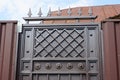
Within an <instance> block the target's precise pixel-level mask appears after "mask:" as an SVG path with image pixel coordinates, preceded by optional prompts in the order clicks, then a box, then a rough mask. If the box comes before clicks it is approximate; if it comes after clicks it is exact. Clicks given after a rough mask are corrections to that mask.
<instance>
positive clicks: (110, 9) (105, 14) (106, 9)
mask: <svg viewBox="0 0 120 80" xmlns="http://www.w3.org/2000/svg"><path fill="white" fill-rule="evenodd" d="M89 7H90V6H88V7H75V8H71V12H72V14H71V16H78V9H79V8H81V9H82V15H83V16H88V9H89ZM91 7H92V10H93V15H95V16H98V17H97V19H96V20H95V22H101V21H102V20H105V19H107V18H110V17H114V16H116V15H119V14H120V4H115V5H103V6H91ZM67 11H68V9H63V10H61V16H68V14H67ZM57 13H58V11H54V12H52V15H51V16H57ZM70 22H74V21H73V20H61V21H57V20H54V21H53V20H52V21H46V23H70Z"/></svg>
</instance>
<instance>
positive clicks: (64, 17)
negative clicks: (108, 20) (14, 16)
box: [23, 16, 97, 21]
mask: <svg viewBox="0 0 120 80" xmlns="http://www.w3.org/2000/svg"><path fill="white" fill-rule="evenodd" d="M96 18H97V16H52V17H23V19H24V20H25V21H41V20H76V19H80V20H89V19H96Z"/></svg>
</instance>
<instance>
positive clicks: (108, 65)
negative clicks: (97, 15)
mask: <svg viewBox="0 0 120 80" xmlns="http://www.w3.org/2000/svg"><path fill="white" fill-rule="evenodd" d="M102 29H103V41H104V42H103V43H104V80H120V19H113V20H111V19H109V20H106V21H103V22H102Z"/></svg>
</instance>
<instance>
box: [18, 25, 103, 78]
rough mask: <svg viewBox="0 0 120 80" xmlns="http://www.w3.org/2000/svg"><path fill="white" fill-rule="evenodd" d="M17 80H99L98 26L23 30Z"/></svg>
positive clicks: (55, 26) (54, 26)
mask: <svg viewBox="0 0 120 80" xmlns="http://www.w3.org/2000/svg"><path fill="white" fill-rule="evenodd" d="M23 28H24V29H23V33H22V42H21V45H22V46H21V54H20V79H19V80H100V77H101V76H100V69H101V68H100V67H101V66H100V55H101V54H100V51H99V46H100V45H99V27H98V24H97V26H91V25H89V26H78V25H77V26H71V25H70V26H69V27H68V26H65V25H64V26H62V27H61V26H58V25H53V26H50V27H49V26H46V27H43V26H42V27H23Z"/></svg>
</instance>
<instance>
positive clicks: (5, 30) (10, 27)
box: [0, 21, 17, 80]
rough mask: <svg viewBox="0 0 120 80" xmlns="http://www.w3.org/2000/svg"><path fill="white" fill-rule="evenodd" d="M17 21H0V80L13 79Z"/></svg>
mask: <svg viewBox="0 0 120 80" xmlns="http://www.w3.org/2000/svg"><path fill="white" fill-rule="evenodd" d="M16 24H17V21H0V80H14V77H15V56H16V55H15V54H16V43H17V42H16V41H17V40H16V39H17V34H16V33H17V32H16V31H17V30H16Z"/></svg>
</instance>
